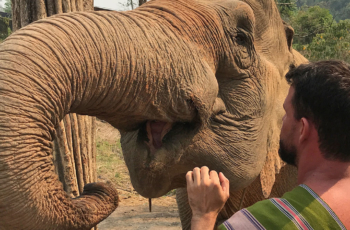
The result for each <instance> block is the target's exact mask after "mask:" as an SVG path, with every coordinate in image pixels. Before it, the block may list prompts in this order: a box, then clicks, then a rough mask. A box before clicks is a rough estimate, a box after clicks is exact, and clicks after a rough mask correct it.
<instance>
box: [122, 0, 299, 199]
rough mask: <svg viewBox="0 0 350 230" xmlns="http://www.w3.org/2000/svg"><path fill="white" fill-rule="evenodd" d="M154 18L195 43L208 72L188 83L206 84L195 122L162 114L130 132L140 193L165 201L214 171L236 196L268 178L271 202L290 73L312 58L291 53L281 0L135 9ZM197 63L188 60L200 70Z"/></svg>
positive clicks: (127, 147) (126, 138) (130, 156)
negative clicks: (205, 170)
mask: <svg viewBox="0 0 350 230" xmlns="http://www.w3.org/2000/svg"><path fill="white" fill-rule="evenodd" d="M160 3H161V5H159V4H160ZM148 14H152V15H161V16H162V17H163V20H164V22H163V24H167V23H170V24H169V26H171V27H175V31H173V32H176V33H177V34H178V35H177V36H179V37H182V38H184V41H186V42H188V44H189V45H188V46H187V48H186V51H188V50H189V51H190V53H191V54H192V55H195V56H199V57H200V59H201V60H198V62H199V63H202V67H201V68H203V69H205V74H203V73H200V74H193V72H192V71H189V72H191V73H192V74H191V76H189V77H188V79H192V81H195V80H197V79H201V81H202V83H203V84H202V85H200V87H199V88H197V86H193V85H192V90H191V93H189V94H188V95H190V97H187V101H190V104H192V107H193V108H194V111H195V114H196V115H195V116H194V117H192V118H190V120H188V119H183V115H180V113H179V114H178V115H177V116H176V117H175V118H174V117H171V118H169V117H161V116H159V117H156V118H155V119H154V120H146V119H145V120H143V121H142V124H141V125H140V126H139V127H138V128H136V129H135V130H132V131H130V130H129V131H127V130H126V131H125V132H122V134H121V143H122V148H123V154H124V158H125V161H126V164H127V166H128V169H129V172H130V176H131V181H132V184H133V186H134V188H136V190H137V191H138V192H139V193H140V194H142V195H143V196H146V197H159V196H162V195H164V194H166V193H167V192H168V191H169V190H171V189H174V188H178V187H185V174H186V172H187V171H188V170H191V169H193V168H194V167H201V166H203V165H206V166H208V167H209V168H210V169H214V170H217V171H220V172H223V173H224V174H225V175H226V176H227V177H228V178H229V179H230V183H231V189H232V190H233V191H234V190H240V189H242V188H245V187H247V186H248V185H249V184H250V183H251V182H252V181H253V180H255V179H256V178H257V176H258V175H259V174H260V179H261V183H262V184H263V190H264V191H263V192H264V194H265V196H268V194H269V193H270V191H271V189H272V186H273V183H274V175H275V172H276V173H277V172H278V170H279V168H280V167H281V166H282V163H281V162H280V160H279V157H278V146H279V144H278V141H279V131H280V126H281V120H282V116H283V114H284V111H283V109H282V104H283V103H282V102H283V100H284V98H285V95H286V92H287V89H288V85H287V84H286V81H285V80H284V75H285V73H286V72H287V71H288V70H289V67H290V66H291V65H294V64H298V63H300V62H303V61H305V60H306V59H304V58H303V57H302V56H301V55H299V54H298V53H297V52H295V51H294V50H293V49H292V47H291V44H292V38H293V29H292V28H290V27H288V25H285V24H284V23H283V21H282V19H281V18H280V15H279V12H278V10H277V7H276V5H275V3H274V1H266V0H265V1H262V0H261V1H257V0H244V1H238V0H219V1H177V2H173V1H151V2H148V3H147V4H145V5H144V6H143V7H140V8H138V9H137V10H135V15H140V17H141V15H148ZM183 60H185V59H183ZM192 60H194V57H193V56H192V57H191V58H190V60H188V59H186V62H188V63H191V64H190V65H194V64H192ZM196 62H197V61H196ZM169 64H173V63H169ZM177 66H181V65H177ZM176 76H177V78H176V79H179V77H180V78H181V79H184V78H185V79H187V78H186V76H183V75H181V74H176ZM178 86H179V87H178V90H181V89H182V90H186V88H182V86H180V85H178ZM185 87H187V86H185ZM194 87H195V88H194ZM207 87H210V88H211V90H212V91H210V94H209V93H208V92H209V91H208V90H207ZM169 92H170V90H169ZM200 92H203V94H202V95H201V94H200ZM204 92H205V93H204ZM177 95H178V93H176V94H175V95H173V96H175V97H176V98H177V97H178V96H177ZM162 96H163V95H162ZM193 96H195V98H193ZM209 98H210V99H209ZM160 100H161V99H159V101H160ZM170 105H171V107H173V104H172V103H170ZM183 105H186V103H184V104H183ZM174 107H175V106H174ZM204 111H205V112H204ZM167 116H169V114H167ZM266 159H269V165H266V164H265V162H266ZM264 165H265V167H264Z"/></svg>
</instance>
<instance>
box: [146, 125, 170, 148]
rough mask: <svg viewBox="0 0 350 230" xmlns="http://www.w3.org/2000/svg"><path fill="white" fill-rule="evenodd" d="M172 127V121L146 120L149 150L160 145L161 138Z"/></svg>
mask: <svg viewBox="0 0 350 230" xmlns="http://www.w3.org/2000/svg"><path fill="white" fill-rule="evenodd" d="M171 128H172V123H170V122H163V121H148V122H147V136H148V139H149V143H148V145H149V147H150V148H151V150H154V149H159V148H160V147H162V140H163V137H164V136H165V134H167V133H168V132H169V131H170V129H171Z"/></svg>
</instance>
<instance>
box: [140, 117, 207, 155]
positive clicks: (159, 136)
mask: <svg viewBox="0 0 350 230" xmlns="http://www.w3.org/2000/svg"><path fill="white" fill-rule="evenodd" d="M199 126H200V124H199V123H197V122H164V121H157V120H153V121H146V122H145V123H144V124H143V125H141V127H140V129H139V130H140V132H139V134H141V135H140V136H139V138H141V140H142V142H143V143H145V144H146V146H147V147H148V149H149V151H150V153H155V152H156V151H158V150H159V149H160V148H162V147H163V146H164V145H166V144H167V143H169V142H171V140H172V139H175V136H178V135H180V136H184V135H186V134H188V133H190V132H193V131H194V130H196V129H197V128H198V127H199Z"/></svg>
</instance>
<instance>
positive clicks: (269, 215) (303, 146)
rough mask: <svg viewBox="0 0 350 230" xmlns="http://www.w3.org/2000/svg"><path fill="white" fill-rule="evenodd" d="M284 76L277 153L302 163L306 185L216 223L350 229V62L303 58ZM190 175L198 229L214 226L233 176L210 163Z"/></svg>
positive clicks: (189, 187)
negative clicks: (286, 89)
mask: <svg viewBox="0 0 350 230" xmlns="http://www.w3.org/2000/svg"><path fill="white" fill-rule="evenodd" d="M286 79H287V81H288V83H289V84H290V85H291V87H290V89H289V92H288V96H287V98H286V99H285V102H284V104H283V107H284V109H285V111H286V114H285V116H284V117H283V124H282V129H281V135H280V149H279V155H280V157H281V158H282V160H284V161H285V162H286V163H288V164H292V165H295V166H296V167H297V168H298V183H299V184H300V185H299V186H298V187H296V188H295V189H294V190H293V191H291V192H288V193H286V194H284V196H283V197H282V198H281V199H278V198H275V199H269V200H265V201H260V202H258V203H256V204H254V205H252V206H251V207H248V208H246V209H242V210H240V211H238V212H237V213H235V214H234V215H233V216H232V217H231V218H230V219H228V220H227V221H225V222H224V223H223V224H222V225H220V226H219V227H218V229H238V230H239V229H288V230H289V229H346V228H348V229H350V66H349V65H348V64H346V63H344V62H340V61H322V62H316V63H310V64H305V65H301V66H299V67H298V68H295V69H293V70H291V71H289V73H288V74H287V75H286ZM186 180H187V191H188V197H189V203H190V206H191V208H192V213H193V217H192V229H202V230H204V229H210V230H212V229H213V228H214V225H215V221H216V217H217V214H218V213H219V211H220V210H221V209H222V207H223V206H224V203H225V202H226V200H227V199H228V197H229V181H228V180H227V179H226V178H225V177H224V175H223V174H222V173H220V174H219V175H218V174H217V173H216V172H214V171H211V172H210V173H209V169H208V168H207V167H202V168H201V169H199V168H195V169H194V170H193V172H192V171H190V172H188V173H187V175H186Z"/></svg>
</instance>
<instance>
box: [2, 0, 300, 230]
mask: <svg viewBox="0 0 350 230" xmlns="http://www.w3.org/2000/svg"><path fill="white" fill-rule="evenodd" d="M288 39H289V38H288V36H286V33H285V29H284V26H283V24H282V20H281V19H280V17H279V15H278V11H277V8H276V6H275V5H274V1H273V0H265V1H263V0H260V1H259V0H254V1H253V0H247V1H238V0H219V1H193V0H190V1H188V0H176V1H168V0H154V1H151V2H148V3H147V4H144V5H143V6H141V7H139V8H138V9H136V10H133V11H128V12H123V13H118V12H84V13H70V14H62V15H57V16H53V17H50V18H48V19H43V20H40V21H38V22H35V23H33V24H31V25H29V26H27V27H25V28H23V29H21V30H18V31H16V32H15V33H14V34H12V35H11V36H10V37H9V38H8V39H7V40H5V41H4V42H3V43H2V44H1V45H0V223H1V224H0V229H89V228H91V227H92V226H94V225H95V224H97V223H98V222H99V221H101V220H102V219H104V218H106V217H107V216H108V215H109V214H110V213H111V212H112V211H113V210H114V209H115V208H116V206H117V204H118V197H117V194H116V192H115V190H114V189H112V188H110V187H108V186H106V185H103V184H91V185H88V186H86V188H85V190H84V193H83V195H82V196H80V197H78V198H76V199H70V198H69V197H68V196H67V194H66V193H65V192H64V191H63V189H62V185H61V184H60V183H59V181H58V177H57V175H55V174H54V168H53V167H54V166H53V163H52V140H53V138H54V137H55V127H57V125H58V123H59V121H60V120H62V118H63V117H64V115H65V114H67V113H71V112H72V113H78V114H83V115H92V116H97V117H99V118H101V119H103V120H106V121H107V122H109V123H110V124H112V125H113V126H114V127H116V128H118V129H119V130H120V131H121V134H122V139H121V140H122V148H123V153H124V155H125V160H126V163H127V166H128V168H129V171H130V175H131V180H132V183H133V185H134V187H135V188H136V190H137V191H138V192H139V193H140V194H142V195H144V196H146V197H158V196H161V195H163V194H165V193H166V192H168V191H169V190H170V189H172V188H176V187H179V186H184V183H185V177H184V175H185V173H186V172H187V171H188V170H190V169H192V168H193V167H195V166H202V165H207V166H209V167H210V168H211V169H216V170H219V171H222V172H224V174H225V175H226V176H227V177H228V178H229V179H230V181H231V185H232V188H234V189H241V188H244V187H245V186H247V185H248V184H249V183H251V182H252V181H253V180H254V179H255V178H256V177H257V176H258V174H259V173H260V172H261V171H262V168H263V166H264V162H265V159H266V158H267V156H268V154H270V153H272V154H275V153H276V151H277V144H278V133H279V127H280V119H281V117H282V114H283V112H282V106H281V105H282V101H283V97H284V95H285V94H286V89H287V83H286V82H285V81H284V79H283V75H284V73H285V72H286V71H287V70H288V67H289V65H290V64H292V63H293V62H294V57H293V51H292V49H291V47H290V44H291V41H290V39H289V40H288Z"/></svg>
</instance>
